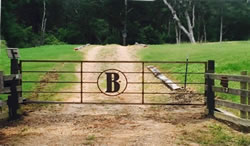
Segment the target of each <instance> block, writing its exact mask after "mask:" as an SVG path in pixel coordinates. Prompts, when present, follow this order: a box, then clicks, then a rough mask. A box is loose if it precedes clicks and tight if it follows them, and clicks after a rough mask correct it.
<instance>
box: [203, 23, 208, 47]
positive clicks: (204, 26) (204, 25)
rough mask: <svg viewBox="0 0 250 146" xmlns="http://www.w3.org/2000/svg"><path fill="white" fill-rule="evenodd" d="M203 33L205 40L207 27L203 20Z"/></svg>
mask: <svg viewBox="0 0 250 146" xmlns="http://www.w3.org/2000/svg"><path fill="white" fill-rule="evenodd" d="M203 34H204V42H207V28H206V23H205V21H204V23H203Z"/></svg>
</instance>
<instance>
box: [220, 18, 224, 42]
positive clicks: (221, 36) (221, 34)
mask: <svg viewBox="0 0 250 146" xmlns="http://www.w3.org/2000/svg"><path fill="white" fill-rule="evenodd" d="M222 39H223V16H222V15H221V16H220V42H222Z"/></svg>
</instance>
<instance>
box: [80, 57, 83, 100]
mask: <svg viewBox="0 0 250 146" xmlns="http://www.w3.org/2000/svg"><path fill="white" fill-rule="evenodd" d="M82 64H83V62H82V61H81V86H80V88H81V103H82V102H83V97H82V94H83V93H82V92H83V91H82V83H83V82H82Z"/></svg>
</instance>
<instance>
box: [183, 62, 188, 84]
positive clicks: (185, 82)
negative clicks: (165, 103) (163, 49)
mask: <svg viewBox="0 0 250 146" xmlns="http://www.w3.org/2000/svg"><path fill="white" fill-rule="evenodd" d="M187 72H188V57H187V59H186V72H185V81H184V89H186V87H187Z"/></svg>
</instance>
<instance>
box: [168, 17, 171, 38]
mask: <svg viewBox="0 0 250 146" xmlns="http://www.w3.org/2000/svg"><path fill="white" fill-rule="evenodd" d="M170 32H171V21H170V20H168V36H169V35H170Z"/></svg>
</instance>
